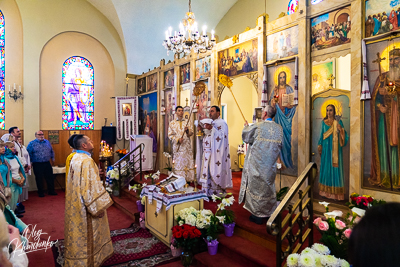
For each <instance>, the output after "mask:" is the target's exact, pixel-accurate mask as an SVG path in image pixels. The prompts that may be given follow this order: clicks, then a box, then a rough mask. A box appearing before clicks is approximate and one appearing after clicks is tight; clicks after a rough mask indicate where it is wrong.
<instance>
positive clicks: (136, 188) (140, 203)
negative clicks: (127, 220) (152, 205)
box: [129, 183, 147, 212]
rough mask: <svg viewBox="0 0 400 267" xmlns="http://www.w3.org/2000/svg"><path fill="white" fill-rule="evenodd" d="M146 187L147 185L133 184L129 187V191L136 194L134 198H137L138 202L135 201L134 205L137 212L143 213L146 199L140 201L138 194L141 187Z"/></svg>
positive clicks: (140, 191)
mask: <svg viewBox="0 0 400 267" xmlns="http://www.w3.org/2000/svg"><path fill="white" fill-rule="evenodd" d="M146 185H147V184H146V183H143V184H134V185H133V186H132V185H129V191H130V190H133V191H134V192H136V197H137V198H139V200H136V205H137V208H138V211H139V212H143V211H144V204H145V201H146V198H145V197H143V198H141V199H140V194H141V193H142V190H143V187H145V186H146Z"/></svg>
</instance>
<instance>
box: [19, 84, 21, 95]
mask: <svg viewBox="0 0 400 267" xmlns="http://www.w3.org/2000/svg"><path fill="white" fill-rule="evenodd" d="M19 92H20V93H21V85H20V86H19Z"/></svg>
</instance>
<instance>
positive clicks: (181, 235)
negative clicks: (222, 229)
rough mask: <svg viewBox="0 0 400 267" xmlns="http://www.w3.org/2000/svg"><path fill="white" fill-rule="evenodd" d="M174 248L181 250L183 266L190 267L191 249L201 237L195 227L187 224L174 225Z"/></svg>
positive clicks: (191, 259)
mask: <svg viewBox="0 0 400 267" xmlns="http://www.w3.org/2000/svg"><path fill="white" fill-rule="evenodd" d="M172 236H173V237H174V247H176V248H182V250H183V252H182V254H181V263H182V265H183V266H190V264H191V263H192V261H193V253H192V250H193V248H194V247H195V246H196V245H197V242H198V240H199V238H200V236H201V232H200V230H199V229H197V228H196V227H195V226H191V225H189V224H183V225H181V226H180V225H175V226H174V227H172Z"/></svg>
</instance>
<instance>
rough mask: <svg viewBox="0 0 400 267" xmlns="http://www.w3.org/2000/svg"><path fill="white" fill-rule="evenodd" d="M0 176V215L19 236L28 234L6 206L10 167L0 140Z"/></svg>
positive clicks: (9, 196) (10, 180)
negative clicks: (24, 233)
mask: <svg viewBox="0 0 400 267" xmlns="http://www.w3.org/2000/svg"><path fill="white" fill-rule="evenodd" d="M0 175H1V179H0V213H3V214H4V216H5V219H6V221H7V223H8V224H9V225H12V226H14V227H16V228H17V229H18V230H19V232H20V234H22V233H23V232H24V231H25V232H26V233H28V234H29V233H30V230H29V228H27V227H28V226H27V225H26V224H25V223H24V222H22V221H21V220H20V219H19V218H18V217H19V216H18V215H16V214H15V213H14V211H13V210H11V208H10V206H9V205H8V204H9V201H10V199H11V196H12V192H11V184H12V177H11V166H10V164H9V162H8V159H6V158H5V143H4V142H3V141H2V140H0ZM21 238H22V239H23V242H26V239H25V237H24V236H22V237H21ZM0 262H1V261H0ZM0 266H1V265H0Z"/></svg>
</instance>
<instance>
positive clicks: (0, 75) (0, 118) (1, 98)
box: [0, 10, 6, 130]
mask: <svg viewBox="0 0 400 267" xmlns="http://www.w3.org/2000/svg"><path fill="white" fill-rule="evenodd" d="M4 46H5V27H4V15H3V12H2V11H1V10H0V50H1V51H0V129H2V130H4V129H5V128H6V125H5V119H6V116H5V103H4V102H5V95H6V92H5V83H4V78H5V60H4V58H5V57H4V55H5V53H4V52H5V51H4V50H5V48H4Z"/></svg>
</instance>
